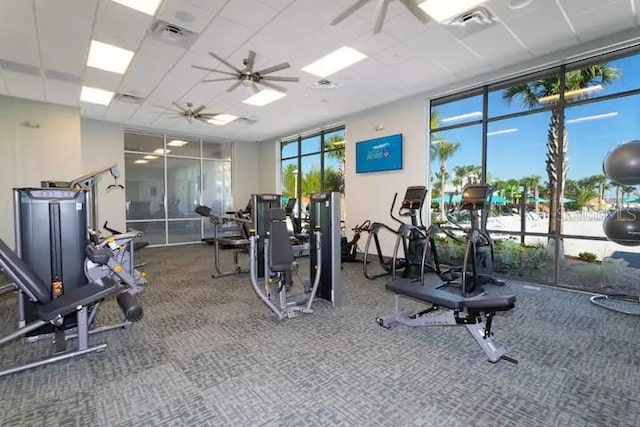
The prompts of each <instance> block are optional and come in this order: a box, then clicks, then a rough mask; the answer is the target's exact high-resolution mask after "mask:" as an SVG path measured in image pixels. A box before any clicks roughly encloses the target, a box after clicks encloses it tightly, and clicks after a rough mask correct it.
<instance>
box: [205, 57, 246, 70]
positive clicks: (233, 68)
mask: <svg viewBox="0 0 640 427" xmlns="http://www.w3.org/2000/svg"><path fill="white" fill-rule="evenodd" d="M209 55H211V56H212V57H214V58H215V59H217V60H218V61H220V62H222V63H223V64H224V65H226V66H227V67H229V68H231V69H232V70H233V71H235V72H236V73H238V74H242V71H240V70H239V69H237V68H236V67H234V66H233V65H231V64H230V63H229V62H227V61H226V60H225V59H224V58H221V57H219V56H218V55H216V54H215V53H213V52H209Z"/></svg>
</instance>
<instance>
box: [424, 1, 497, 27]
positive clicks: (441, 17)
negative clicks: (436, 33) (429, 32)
mask: <svg viewBox="0 0 640 427" xmlns="http://www.w3.org/2000/svg"><path fill="white" fill-rule="evenodd" d="M485 2H486V0H426V1H423V2H422V3H420V4H419V5H418V7H419V8H420V9H422V10H424V12H425V13H426V14H427V15H429V16H430V17H432V18H433V19H435V20H436V21H438V22H440V23H441V24H442V23H445V22H447V21H449V20H450V19H452V18H455V17H456V16H458V15H460V14H461V13H464V12H466V11H468V10H470V9H473V8H474V7H477V6H480V5H481V4H483V3H485Z"/></svg>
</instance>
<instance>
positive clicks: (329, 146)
mask: <svg viewBox="0 0 640 427" xmlns="http://www.w3.org/2000/svg"><path fill="white" fill-rule="evenodd" d="M345 144H346V143H345V139H344V135H339V134H334V135H332V136H331V137H330V138H328V139H326V140H325V141H324V150H325V155H326V156H327V157H329V158H331V159H335V160H337V161H338V173H339V174H340V177H341V184H340V186H339V187H338V188H337V189H335V190H331V191H339V192H341V193H343V194H344V172H345ZM324 172H325V179H326V175H327V169H326V168H325V171H324Z"/></svg>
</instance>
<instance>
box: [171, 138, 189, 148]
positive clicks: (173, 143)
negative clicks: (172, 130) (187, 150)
mask: <svg viewBox="0 0 640 427" xmlns="http://www.w3.org/2000/svg"><path fill="white" fill-rule="evenodd" d="M187 144H188V142H187V141H182V140H181V139H174V140H173V141H169V142H167V145H170V146H172V147H184V146H185V145H187Z"/></svg>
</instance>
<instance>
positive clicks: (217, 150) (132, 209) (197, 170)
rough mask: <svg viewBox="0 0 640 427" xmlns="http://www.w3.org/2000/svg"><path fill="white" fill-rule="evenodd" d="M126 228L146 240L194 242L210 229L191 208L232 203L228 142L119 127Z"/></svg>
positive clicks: (215, 207)
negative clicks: (132, 229) (122, 150)
mask: <svg viewBox="0 0 640 427" xmlns="http://www.w3.org/2000/svg"><path fill="white" fill-rule="evenodd" d="M124 147H125V179H126V183H125V188H126V209H127V228H134V229H136V230H140V231H142V232H144V233H145V241H148V242H149V243H150V244H151V245H166V244H178V243H191V242H199V241H200V240H201V239H202V238H203V237H208V236H210V235H211V234H212V230H211V228H210V224H209V222H208V221H205V220H203V219H201V218H200V217H199V216H198V215H197V214H196V213H195V212H194V209H195V208H196V206H198V205H201V204H203V205H207V206H209V207H210V208H211V210H212V211H213V212H214V213H217V214H222V213H224V212H226V211H229V210H231V208H232V204H233V203H232V198H231V144H229V143H219V142H215V141H207V140H202V139H197V138H195V139H194V138H186V137H182V136H174V135H162V134H149V133H140V132H136V131H125V135H124Z"/></svg>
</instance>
